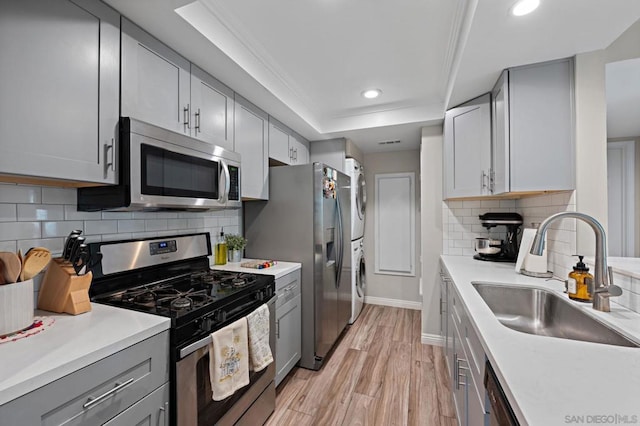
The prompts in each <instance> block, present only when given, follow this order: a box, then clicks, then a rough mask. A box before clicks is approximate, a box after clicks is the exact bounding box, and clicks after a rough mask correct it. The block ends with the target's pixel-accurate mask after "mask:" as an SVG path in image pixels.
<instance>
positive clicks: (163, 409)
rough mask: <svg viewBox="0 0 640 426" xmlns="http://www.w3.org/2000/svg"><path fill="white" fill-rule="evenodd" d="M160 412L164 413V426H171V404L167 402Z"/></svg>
mask: <svg viewBox="0 0 640 426" xmlns="http://www.w3.org/2000/svg"><path fill="white" fill-rule="evenodd" d="M160 412H161V413H162V426H168V425H169V419H168V418H167V417H169V403H168V402H165V403H164V407H160Z"/></svg>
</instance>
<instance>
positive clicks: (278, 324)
mask: <svg viewBox="0 0 640 426" xmlns="http://www.w3.org/2000/svg"><path fill="white" fill-rule="evenodd" d="M279 338H280V320H276V339H279Z"/></svg>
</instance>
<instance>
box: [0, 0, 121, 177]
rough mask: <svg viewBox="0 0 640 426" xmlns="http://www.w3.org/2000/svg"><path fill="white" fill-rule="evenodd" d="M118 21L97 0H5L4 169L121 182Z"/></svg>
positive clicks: (0, 82)
mask: <svg viewBox="0 0 640 426" xmlns="http://www.w3.org/2000/svg"><path fill="white" fill-rule="evenodd" d="M119 27H120V22H119V15H118V13H117V12H116V11H114V10H113V9H111V8H109V7H108V6H106V5H105V4H104V3H101V2H98V1H89V0H86V1H85V0H76V1H68V0H33V1H20V0H7V1H2V2H0V56H1V57H2V58H3V59H2V60H1V61H0V93H1V95H0V139H1V140H2V142H1V143H0V173H7V174H17V175H27V176H39V177H44V178H54V179H69V180H74V181H87V182H99V183H115V182H116V178H115V172H114V171H115V167H114V166H113V165H112V164H113V162H112V161H110V162H111V163H112V164H111V165H107V161H106V160H107V158H106V157H105V153H106V154H107V157H108V159H109V160H111V159H112V158H115V155H114V153H113V148H112V147H113V146H114V144H115V141H114V138H115V135H116V125H117V122H118V115H119V113H118V110H119V108H118V96H119V94H118V93H119V52H120V44H119V32H120V31H119ZM107 147H108V148H107ZM107 150H109V152H107Z"/></svg>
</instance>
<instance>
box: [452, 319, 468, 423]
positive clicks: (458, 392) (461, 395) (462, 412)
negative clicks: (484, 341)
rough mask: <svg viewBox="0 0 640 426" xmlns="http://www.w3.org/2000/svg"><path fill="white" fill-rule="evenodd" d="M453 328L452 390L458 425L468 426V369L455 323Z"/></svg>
mask: <svg viewBox="0 0 640 426" xmlns="http://www.w3.org/2000/svg"><path fill="white" fill-rule="evenodd" d="M451 326H452V328H453V359H452V377H451V389H452V392H453V402H454V405H455V407H456V416H457V417H458V423H459V424H460V425H462V426H466V425H467V424H468V418H467V375H466V370H465V369H464V368H465V367H466V364H465V361H466V360H465V358H464V356H465V355H464V351H463V350H462V338H461V336H460V332H459V331H458V328H457V326H456V324H455V321H453V322H452V324H451ZM460 367H462V368H460Z"/></svg>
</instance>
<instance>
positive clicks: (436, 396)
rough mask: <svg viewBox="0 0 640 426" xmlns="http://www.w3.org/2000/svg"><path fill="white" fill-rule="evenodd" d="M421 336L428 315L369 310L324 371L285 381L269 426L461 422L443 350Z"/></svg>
mask: <svg viewBox="0 0 640 426" xmlns="http://www.w3.org/2000/svg"><path fill="white" fill-rule="evenodd" d="M420 337H421V326H420V311H414V310H409V309H401V308H390V307H386V306H376V305H365V308H364V310H363V312H362V313H361V315H360V317H359V318H358V320H357V321H356V323H355V324H354V325H352V326H351V327H350V328H348V329H347V331H346V332H345V333H344V334H343V336H342V339H341V340H340V341H339V342H338V345H337V346H336V348H335V350H334V352H333V354H332V355H331V356H330V358H329V360H328V361H327V362H326V363H325V365H324V366H323V367H322V369H321V370H320V371H311V370H306V369H303V368H294V369H293V371H291V373H289V375H288V376H287V378H285V380H284V381H283V382H282V383H281V384H280V386H279V387H278V388H277V396H276V410H275V412H274V413H273V414H272V415H271V417H270V418H269V421H268V422H267V425H268V426H284V425H295V426H302V425H323V426H325V425H326V426H329V425H331V426H333V425H335V426H339V425H345V426H347V425H348V426H352V425H384V426H386V425H411V426H413V425H425V426H426V425H429V426H431V425H447V426H449V425H451V426H453V425H457V421H456V418H455V410H454V408H453V401H452V400H451V388H450V383H449V380H448V378H447V371H446V364H445V359H444V355H443V352H442V348H440V347H437V346H429V345H423V344H421V343H420Z"/></svg>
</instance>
